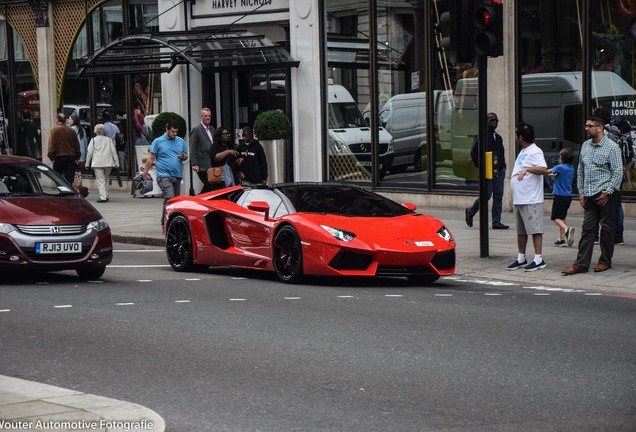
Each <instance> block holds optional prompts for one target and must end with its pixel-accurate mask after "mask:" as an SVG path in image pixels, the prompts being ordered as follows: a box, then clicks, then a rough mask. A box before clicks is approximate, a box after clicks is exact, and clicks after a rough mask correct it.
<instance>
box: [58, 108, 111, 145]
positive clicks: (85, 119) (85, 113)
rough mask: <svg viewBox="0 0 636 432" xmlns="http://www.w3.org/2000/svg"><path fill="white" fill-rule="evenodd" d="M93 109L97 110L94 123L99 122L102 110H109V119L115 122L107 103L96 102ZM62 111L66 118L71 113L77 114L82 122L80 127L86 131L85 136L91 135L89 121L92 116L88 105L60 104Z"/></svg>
mask: <svg viewBox="0 0 636 432" xmlns="http://www.w3.org/2000/svg"><path fill="white" fill-rule="evenodd" d="M95 109H96V111H97V117H96V119H95V123H101V120H100V119H101V115H102V113H103V112H104V111H109V112H111V120H112V121H113V123H115V120H116V116H115V115H114V113H113V112H112V110H113V106H112V105H111V104H107V103H98V104H96V105H95ZM62 112H63V113H64V115H66V118H69V117H70V116H71V115H72V114H77V116H78V117H79V119H80V122H81V123H82V127H83V128H84V131H85V132H86V136H89V137H92V136H93V130H92V129H91V122H92V120H93V116H92V115H91V107H90V106H88V105H70V104H69V105H64V106H62Z"/></svg>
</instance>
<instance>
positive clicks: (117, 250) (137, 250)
mask: <svg viewBox="0 0 636 432" xmlns="http://www.w3.org/2000/svg"><path fill="white" fill-rule="evenodd" d="M165 251H166V250H165V249H114V250H113V252H117V253H124V252H132V253H139V252H165Z"/></svg>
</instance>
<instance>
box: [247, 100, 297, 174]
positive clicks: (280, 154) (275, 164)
mask: <svg viewBox="0 0 636 432" xmlns="http://www.w3.org/2000/svg"><path fill="white" fill-rule="evenodd" d="M254 135H256V138H258V140H259V141H260V142H261V144H263V149H264V150H265V155H266V157H267V165H268V168H269V169H268V171H269V176H268V179H267V183H268V184H270V185H272V184H274V183H280V182H284V181H286V180H287V179H286V178H285V166H286V163H287V160H286V153H287V152H286V149H287V145H288V143H287V140H288V139H289V137H290V136H291V122H290V121H289V119H288V118H287V116H286V115H285V114H284V113H283V112H282V111H279V110H271V111H263V112H262V113H260V114H259V115H258V117H256V120H255V121H254Z"/></svg>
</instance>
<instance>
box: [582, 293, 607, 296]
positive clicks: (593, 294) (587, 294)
mask: <svg viewBox="0 0 636 432" xmlns="http://www.w3.org/2000/svg"><path fill="white" fill-rule="evenodd" d="M584 295H586V296H602V295H603V294H602V293H585V294H584Z"/></svg>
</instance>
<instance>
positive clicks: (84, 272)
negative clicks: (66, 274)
mask: <svg viewBox="0 0 636 432" xmlns="http://www.w3.org/2000/svg"><path fill="white" fill-rule="evenodd" d="M105 271H106V266H103V267H91V268H78V269H77V270H75V272H76V273H77V276H79V278H80V279H99V278H100V277H102V276H103V275H104V272H105Z"/></svg>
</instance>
